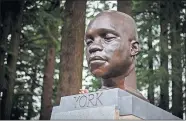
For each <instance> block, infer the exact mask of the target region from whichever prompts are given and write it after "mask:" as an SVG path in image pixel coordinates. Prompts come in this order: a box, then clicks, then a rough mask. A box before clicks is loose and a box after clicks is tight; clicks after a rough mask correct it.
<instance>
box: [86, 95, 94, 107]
mask: <svg viewBox="0 0 186 121" xmlns="http://www.w3.org/2000/svg"><path fill="white" fill-rule="evenodd" d="M93 99H94V94H89V95H88V104H87V107H89V104H90V103H91V104H92V106H95V104H94V103H93V102H92V100H93ZM89 102H90V103H89Z"/></svg>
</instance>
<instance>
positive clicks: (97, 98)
mask: <svg viewBox="0 0 186 121" xmlns="http://www.w3.org/2000/svg"><path fill="white" fill-rule="evenodd" d="M96 94H97V97H96V106H97V105H98V101H99V103H100V104H101V105H103V103H102V102H101V100H100V99H99V98H100V97H101V95H102V94H103V92H101V93H96ZM99 94H100V95H99Z"/></svg>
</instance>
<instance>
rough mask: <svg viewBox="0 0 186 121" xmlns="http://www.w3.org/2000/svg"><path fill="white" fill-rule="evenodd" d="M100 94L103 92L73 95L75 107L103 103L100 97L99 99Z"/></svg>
mask: <svg viewBox="0 0 186 121" xmlns="http://www.w3.org/2000/svg"><path fill="white" fill-rule="evenodd" d="M102 94H103V92H101V93H93V94H88V95H80V96H75V97H74V99H75V108H83V107H91V106H98V105H103V103H102V102H101V99H100V97H101V96H102Z"/></svg>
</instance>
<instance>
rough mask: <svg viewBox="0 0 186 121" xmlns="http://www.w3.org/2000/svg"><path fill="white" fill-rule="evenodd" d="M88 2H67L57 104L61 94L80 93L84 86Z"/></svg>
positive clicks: (73, 0)
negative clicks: (84, 52)
mask: <svg viewBox="0 0 186 121" xmlns="http://www.w3.org/2000/svg"><path fill="white" fill-rule="evenodd" d="M86 2H87V0H71V1H70V0H67V1H66V2H65V13H64V25H63V27H62V40H61V56H60V61H61V62H60V77H59V84H58V85H59V86H58V91H57V97H56V104H59V103H60V98H61V96H67V95H73V94H78V92H79V89H80V88H82V69H83V50H84V33H85V11H86Z"/></svg>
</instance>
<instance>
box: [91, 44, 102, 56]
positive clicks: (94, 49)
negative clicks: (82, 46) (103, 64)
mask: <svg viewBox="0 0 186 121" xmlns="http://www.w3.org/2000/svg"><path fill="white" fill-rule="evenodd" d="M102 50H103V47H102V45H100V44H92V46H90V48H89V53H90V54H91V53H95V52H97V51H102Z"/></svg>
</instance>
